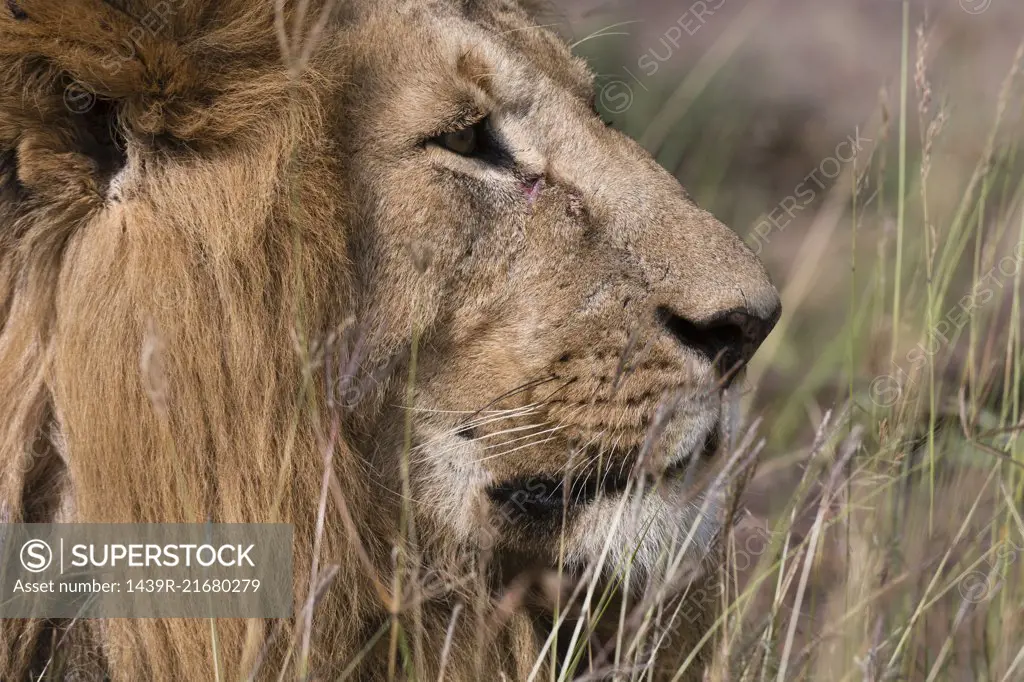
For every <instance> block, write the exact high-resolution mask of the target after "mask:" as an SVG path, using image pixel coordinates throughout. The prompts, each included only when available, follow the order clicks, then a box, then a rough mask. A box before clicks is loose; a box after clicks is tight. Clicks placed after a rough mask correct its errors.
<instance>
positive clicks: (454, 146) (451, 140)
mask: <svg viewBox="0 0 1024 682" xmlns="http://www.w3.org/2000/svg"><path fill="white" fill-rule="evenodd" d="M479 126H480V124H479V123H477V124H475V125H471V126H467V127H465V128H462V129H461V130H455V131H452V132H450V133H444V134H443V135H440V136H439V137H437V143H438V144H439V145H441V146H442V147H444V148H445V149H448V150H450V151H453V152H455V153H456V154H461V155H462V156H473V154H475V153H476V152H477V150H478V149H479V147H480V137H481V135H480V132H481V131H480V130H479V129H478V128H479Z"/></svg>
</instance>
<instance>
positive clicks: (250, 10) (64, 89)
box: [0, 0, 319, 142]
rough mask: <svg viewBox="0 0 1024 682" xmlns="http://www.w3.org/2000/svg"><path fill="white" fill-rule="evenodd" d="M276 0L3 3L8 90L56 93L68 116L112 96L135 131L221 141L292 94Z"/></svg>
mask: <svg viewBox="0 0 1024 682" xmlns="http://www.w3.org/2000/svg"><path fill="white" fill-rule="evenodd" d="M275 4H276V3H274V2H272V1H271V0H265V1H263V0H260V1H253V0H159V1H157V0H117V2H115V1H114V0H60V1H59V2H56V1H55V0H3V3H2V5H0V60H2V61H3V63H2V64H0V66H2V67H3V71H4V73H5V74H7V75H5V76H4V77H3V81H4V82H3V83H2V85H3V91H4V93H5V94H7V93H9V92H10V91H11V90H12V89H20V90H25V89H27V88H28V89H32V90H33V91H34V92H31V93H23V94H31V95H39V94H42V95H43V96H44V98H45V97H46V96H47V95H49V96H50V97H57V96H59V98H60V100H59V101H61V103H62V104H64V105H65V107H66V108H67V109H69V110H70V111H71V113H78V112H79V111H80V110H83V109H86V108H88V107H89V106H90V101H91V99H92V98H95V99H96V100H100V101H108V102H112V103H114V104H115V105H116V110H117V115H118V121H119V122H120V124H121V125H122V126H124V127H125V128H126V129H127V130H130V131H131V132H134V133H138V134H140V135H149V136H160V137H166V138H170V139H175V140H179V141H182V142H192V141H211V142H216V141H218V140H222V139H224V138H225V137H227V136H230V135H232V134H236V133H238V132H240V131H241V130H243V129H245V128H246V127H247V126H250V127H251V126H252V125H253V124H254V123H255V122H256V121H258V120H259V118H260V112H263V111H266V110H267V108H268V106H267V105H268V104H272V103H273V101H274V100H275V99H277V98H285V97H286V96H287V95H286V91H287V88H288V83H287V79H286V78H283V77H281V76H282V75H283V73H284V71H285V69H284V65H283V63H282V60H281V52H280V47H279V44H278V38H277V32H276V28H275ZM287 4H288V5H290V4H291V2H289V3H287ZM312 4H313V5H317V4H319V3H318V2H314V3H312ZM12 71H14V72H15V73H17V74H18V75H17V76H15V75H13V74H12V73H11V72H12ZM17 80H20V83H19V82H16V81H17ZM19 85H20V86H21V87H20V88H19ZM40 91H41V92H40Z"/></svg>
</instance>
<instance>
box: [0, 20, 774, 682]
mask: <svg viewBox="0 0 1024 682" xmlns="http://www.w3.org/2000/svg"><path fill="white" fill-rule="evenodd" d="M545 12H546V9H545V8H543V7H538V6H535V5H533V4H532V3H526V2H519V1H517V0H437V1H430V2H423V1H419V0H417V1H412V0H396V2H391V3H381V2H374V1H372V0H342V1H340V2H329V1H326V0H321V1H318V0H278V2H269V1H268V0H163V1H160V2H158V1H156V0H118V1H117V2H115V1H114V0H61V2H59V3H56V2H53V0H6V1H5V3H4V5H3V7H0V36H2V40H0V66H2V69H0V74H2V75H0V79H2V80H0V112H2V117H0V322H2V326H0V424H2V430H0V453H2V455H0V456H2V460H0V462H2V469H0V476H2V478H0V501H2V514H3V516H4V519H5V521H10V522H15V521H20V522H62V523H88V522H109V523H120V522H133V523H158V522H207V521H214V522H284V523H289V524H292V525H293V527H294V537H295V541H294V566H295V604H296V616H295V618H293V619H290V620H288V621H260V620H248V621H239V620H217V621H214V622H213V623H212V624H211V622H208V621H205V620H190V619H177V620H175V619H153V620H133V621H128V620H123V619H122V620H118V619H111V620H96V621H79V622H64V621H46V622H42V621H4V622H3V627H2V630H0V631H2V633H3V635H2V637H3V641H2V642H0V678H3V679H12V680H13V679H25V677H26V676H27V675H34V676H39V675H43V676H44V677H46V676H47V675H57V676H59V675H60V674H67V675H69V676H71V675H76V676H77V677H76V678H75V679H88V680H91V679H111V680H124V681H129V680H131V681H134V680H194V679H214V678H215V677H216V678H217V679H238V678H240V677H248V678H250V679H263V678H266V677H272V678H274V679H277V676H278V675H279V674H295V675H298V676H299V677H302V678H304V679H312V678H316V679H326V678H328V677H331V678H332V679H333V678H334V677H335V676H337V675H349V674H351V675H355V676H356V677H357V678H358V679H366V680H378V679H394V678H395V677H398V678H402V679H408V678H412V677H416V678H422V679H435V678H443V679H450V680H497V679H510V680H525V679H538V678H540V677H543V678H547V677H548V676H549V675H550V674H551V673H550V672H548V671H549V670H550V666H563V667H564V665H565V664H566V661H567V659H568V658H573V657H575V659H576V661H577V663H578V664H579V667H578V668H576V669H577V670H579V671H581V672H582V671H583V670H584V669H585V668H586V667H587V666H588V665H589V666H591V668H592V669H593V670H595V671H597V672H595V673H594V674H598V673H599V672H600V670H601V669H602V668H601V666H602V665H603V666H604V668H603V670H605V671H606V672H607V671H608V670H611V669H612V666H614V665H620V666H627V665H633V666H654V667H655V668H656V669H658V670H660V671H663V672H659V673H658V675H662V674H663V675H664V676H665V679H670V678H672V677H673V675H675V672H676V670H677V667H678V665H679V664H680V661H684V660H686V658H687V657H688V656H690V655H691V653H693V652H696V658H694V660H693V661H691V665H690V666H689V667H688V668H687V669H686V673H685V674H686V675H687V676H689V677H692V676H693V675H699V670H698V669H699V667H700V665H701V664H702V662H703V661H705V660H706V658H707V651H708V649H710V646H709V645H707V644H706V640H707V637H706V635H707V633H708V631H709V628H710V627H711V625H712V623H713V621H714V618H715V614H714V606H713V605H710V606H709V605H706V604H701V605H700V608H699V609H698V610H697V611H696V612H695V613H696V615H695V616H694V617H692V618H691V617H688V618H686V619H677V620H678V622H677V623H676V624H675V625H674V626H673V627H671V628H665V629H664V631H663V632H661V634H660V635H659V637H655V638H654V639H652V640H651V641H652V642H654V644H652V645H650V646H648V645H634V646H632V648H630V649H629V650H624V651H618V650H616V649H615V648H614V646H613V647H612V648H611V649H609V648H607V646H606V645H607V638H605V639H604V640H602V641H601V642H600V643H599V646H596V648H595V649H593V650H592V651H591V654H592V655H591V654H588V655H586V656H581V655H580V654H579V653H578V652H579V651H581V649H580V646H591V640H592V639H593V638H595V637H598V636H599V635H600V633H601V632H602V630H601V628H598V627H596V626H594V627H592V623H591V622H590V620H588V619H589V618H590V616H588V615H587V613H585V612H586V611H587V610H588V609H589V610H590V611H596V609H597V605H598V599H599V597H600V596H601V594H602V593H601V592H600V591H598V588H597V587H595V586H596V585H597V584H598V583H597V581H599V580H601V581H605V582H604V583H602V584H604V585H606V586H607V585H619V587H618V592H617V594H618V598H617V599H618V601H616V602H615V604H621V605H622V606H621V608H620V607H619V606H615V607H612V608H610V609H609V611H615V614H614V618H613V619H614V620H620V614H622V618H621V620H623V622H624V623H627V622H629V623H631V622H633V621H634V620H636V619H634V618H633V610H632V607H633V606H635V605H636V604H640V603H642V602H643V595H644V594H649V593H651V590H652V586H658V587H657V590H655V591H657V592H659V593H660V594H661V595H662V597H664V599H663V601H662V602H660V603H659V605H658V607H659V609H660V608H661V607H663V606H672V605H675V610H676V611H679V609H680V608H681V607H683V606H685V600H686V599H687V598H686V597H685V596H683V595H685V593H686V590H687V589H689V587H683V584H684V583H685V584H686V585H687V586H689V585H694V584H699V583H700V581H702V580H705V581H710V580H713V579H714V578H713V573H714V571H704V572H700V571H697V572H693V571H691V573H689V574H688V575H689V577H687V578H685V580H684V579H681V578H679V577H678V576H679V575H681V573H680V572H679V571H676V572H675V573H672V574H670V573H669V572H668V568H670V566H669V564H668V563H666V561H665V557H666V556H670V557H675V559H676V561H675V563H674V565H675V566H676V568H679V567H680V566H682V565H683V564H686V565H688V566H690V567H691V568H692V567H693V566H704V565H706V564H708V563H710V564H712V565H713V564H714V561H715V556H716V550H715V547H716V542H715V539H716V537H718V535H719V533H718V529H719V528H720V526H721V523H722V522H721V518H722V514H721V508H722V504H721V500H720V499H719V498H718V497H716V495H715V494H712V492H707V491H706V492H700V491H699V490H697V488H696V487H695V486H696V483H695V481H699V480H701V479H702V473H706V472H708V471H711V470H712V466H713V464H714V463H715V462H720V461H722V459H723V457H725V456H726V454H725V453H726V452H727V450H728V447H727V444H728V443H729V442H730V438H731V437H732V436H730V435H729V433H728V431H729V429H730V428H731V427H730V425H731V424H734V423H735V421H736V420H735V418H734V417H732V416H730V415H732V414H733V411H732V409H731V406H733V405H734V404H735V395H736V394H737V393H738V391H737V390H736V385H737V382H736V381H735V378H736V377H737V376H738V375H739V374H740V373H741V369H742V366H743V365H744V364H745V363H746V362H747V361H748V360H749V359H750V357H751V355H752V354H753V353H754V351H755V350H756V349H757V347H758V345H759V344H760V343H761V342H762V341H763V340H764V338H765V337H766V336H767V334H768V333H769V332H770V331H771V329H772V327H773V325H774V324H775V322H776V321H777V319H778V317H779V314H780V303H779V297H778V294H777V292H776V290H775V289H774V288H773V286H772V284H771V282H770V281H769V278H768V276H767V275H766V272H765V270H764V268H763V267H762V265H761V264H760V262H759V261H758V259H757V258H756V257H755V256H754V255H753V254H752V253H751V252H750V250H749V249H748V248H747V247H746V246H745V245H744V244H743V243H742V241H741V240H740V239H739V238H738V237H737V235H736V234H735V233H734V232H732V231H731V230H730V229H729V228H728V227H726V226H724V225H722V224H721V223H720V222H718V221H717V220H716V219H715V218H714V217H712V216H711V215H710V214H709V213H707V212H705V211H703V210H701V209H700V208H698V207H697V206H696V205H695V204H694V203H693V201H692V200H691V199H690V198H689V196H688V195H687V193H686V192H685V191H684V190H683V188H682V187H681V186H680V185H679V183H678V182H677V181H676V179H675V178H674V177H673V176H672V175H671V174H670V173H668V172H667V171H665V170H664V169H662V168H661V167H660V166H659V165H658V164H657V163H656V161H655V160H654V159H653V158H652V157H651V155H650V154H649V153H648V152H646V151H645V150H644V149H643V148H641V146H640V145H639V144H637V143H636V142H634V141H633V140H632V139H630V138H629V137H628V136H626V135H625V134H623V133H621V132H619V131H618V130H616V129H615V128H614V127H612V126H609V125H607V124H606V123H605V122H604V121H602V119H601V117H600V115H599V113H598V112H597V111H596V108H595V106H594V100H595V98H594V93H595V80H594V75H593V74H592V73H591V72H590V71H589V70H588V68H587V66H586V64H585V63H584V62H583V61H582V60H580V59H578V58H576V57H574V56H573V55H572V54H571V51H570V49H569V47H568V46H567V44H566V42H565V41H564V39H563V38H562V37H560V36H558V35H557V34H556V33H554V32H553V30H552V29H551V28H550V27H547V24H546V23H545V21H546V20H545V19H544V17H545V16H546V15H545ZM707 490H710V489H707ZM683 559H685V560H683ZM616 571H618V573H617V572H616ZM622 571H625V573H626V574H628V575H625V576H624V577H623V574H622ZM616 575H619V576H620V577H621V580H618V581H617V582H616V579H615V577H614V576H616ZM311 576H320V579H318V580H316V581H313V580H311ZM587 580H589V582H587ZM573 581H575V582H573ZM572 585H576V586H577V587H578V586H579V585H583V586H584V589H583V591H582V592H580V591H579V590H578V589H577V588H572V589H576V591H577V594H576V601H575V605H574V606H571V607H570V606H569V603H568V602H567V601H566V602H562V601H560V600H562V599H563V598H565V599H569V598H570V597H571V596H572V595H569V596H566V595H565V593H566V592H567V591H569V590H570V588H571V587H572ZM602 589H603V588H602ZM551 600H555V601H559V603H560V604H562V605H563V607H564V608H563V609H562V611H561V613H560V614H559V612H557V611H556V612H555V615H554V616H553V615H552V611H551V610H550V609H548V610H545V609H547V607H546V606H545V605H546V604H549V602H550V601H551ZM680 600H682V601H680ZM627 604H628V605H629V607H630V608H628V609H627V607H626V605H627ZM671 610H672V609H671V608H668V609H666V611H665V614H664V618H665V619H666V621H669V622H670V621H671V619H670V618H669V615H670V614H669V613H668V612H669V611H671ZM571 611H572V612H573V613H570V612H571ZM627 612H628V613H627ZM660 613H661V611H659V614H660ZM640 615H641V618H640V619H639V620H640V621H641V625H640V627H641V629H642V628H643V627H645V625H644V624H648V625H649V623H648V620H649V619H644V618H643V617H642V616H643V614H642V613H641V614H640ZM660 617H661V616H660V615H659V618H660ZM574 619H575V620H574ZM684 621H685V622H684ZM581 624H583V625H585V627H581ZM211 630H213V631H215V632H216V637H213V636H211ZM561 632H565V633H566V634H565V635H564V636H562V635H561V634H558V636H555V633H561ZM614 639H615V638H614V637H612V638H611V641H612V644H614ZM625 641H626V643H627V644H628V643H629V642H630V641H631V640H630V639H629V638H628V637H627V638H625ZM658 643H660V646H656V644H658ZM574 644H575V645H577V646H576V652H577V653H573V649H572V645H574ZM566 645H570V646H568V647H567V646H566ZM602 646H603V647H605V648H604V649H603V650H602V649H601V647H602ZM602 651H603V652H602ZM598 654H601V655H598ZM602 656H603V658H602ZM581 657H582V659H584V660H583V662H582V663H580V662H579V660H580V658H581ZM602 660H603V661H604V662H603V663H601V664H600V665H598V663H600V661H602ZM559 669H563V668H559ZM565 669H566V670H568V668H565ZM58 671H59V672H58ZM281 671H291V672H288V673H283V672H281ZM665 671H667V672H665ZM33 679H35V678H33ZM47 679H49V678H48V677H47ZM684 679H687V678H684Z"/></svg>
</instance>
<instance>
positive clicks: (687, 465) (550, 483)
mask: <svg viewBox="0 0 1024 682" xmlns="http://www.w3.org/2000/svg"><path fill="white" fill-rule="evenodd" d="M720 438H721V434H720V428H719V425H718V424H715V426H714V427H713V428H711V429H710V430H709V431H708V433H707V435H706V436H705V438H704V441H703V443H701V444H700V445H699V446H698V447H697V448H694V450H693V451H691V452H690V453H684V456H682V457H679V458H676V460H675V461H674V462H673V463H672V464H670V465H669V466H668V467H667V468H666V469H664V470H663V471H662V472H661V474H660V475H655V474H653V473H650V472H638V471H637V467H635V466H626V465H625V464H624V463H625V462H631V461H635V460H636V453H635V452H620V453H606V455H608V460H609V461H615V462H621V463H623V464H621V465H619V466H611V467H606V468H605V469H604V470H601V469H598V468H594V469H592V470H588V471H583V472H580V473H579V474H577V475H576V476H574V477H571V478H570V477H566V476H560V477H559V476H552V475H536V476H521V477H517V478H514V479H511V480H507V481H505V482H502V483H499V484H496V485H493V486H491V487H489V488H488V489H487V495H488V497H490V499H491V501H492V502H493V503H494V504H495V505H496V506H497V507H498V508H499V509H500V510H501V513H502V514H503V515H505V516H506V517H507V518H509V519H510V520H522V521H539V520H546V519H550V518H552V517H554V516H556V515H560V514H563V513H565V514H568V513H572V512H573V511H574V510H576V509H578V508H580V507H584V506H586V505H588V504H590V503H592V502H593V501H594V500H596V499H597V498H598V497H599V496H605V497H610V496H614V495H617V494H621V493H623V492H624V491H626V489H627V488H628V487H629V485H630V483H631V482H632V481H634V480H635V479H637V478H638V477H642V478H643V484H644V485H643V488H644V489H645V490H649V489H651V487H652V486H653V485H655V484H657V483H658V482H659V481H675V480H680V479H683V478H684V477H686V476H687V474H688V472H690V471H692V469H693V465H694V464H695V463H699V461H695V458H699V459H708V458H710V457H713V456H714V455H715V453H717V452H718V450H719V447H720ZM634 485H635V484H634Z"/></svg>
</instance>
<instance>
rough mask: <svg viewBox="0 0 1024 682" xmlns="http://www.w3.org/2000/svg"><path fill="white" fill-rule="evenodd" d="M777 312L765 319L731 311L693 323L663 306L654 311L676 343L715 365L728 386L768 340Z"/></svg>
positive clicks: (748, 313) (776, 319)
mask: <svg viewBox="0 0 1024 682" xmlns="http://www.w3.org/2000/svg"><path fill="white" fill-rule="evenodd" d="M780 312H781V308H779V307H776V308H775V309H774V310H773V311H772V312H770V313H769V314H768V315H764V316H762V315H758V314H755V313H753V312H751V311H748V310H730V311H727V312H724V313H719V314H717V315H715V316H714V317H711V318H709V319H705V320H697V321H695V320H690V319H687V318H685V317H682V316H681V315H677V314H676V313H675V312H674V311H673V310H672V309H670V308H668V307H665V306H662V307H659V308H658V309H657V316H658V320H659V322H660V323H661V325H662V326H663V327H664V328H665V329H666V330H667V331H668V332H669V333H670V334H672V336H673V337H675V339H676V340H677V341H678V342H679V343H681V344H683V345H684V346H686V347H687V348H691V349H693V350H695V351H697V352H698V353H700V354H701V355H703V356H704V357H705V358H706V359H707V360H708V361H709V362H714V363H715V364H716V366H717V367H718V369H719V371H720V372H721V373H722V376H723V377H724V378H725V381H726V383H727V384H728V382H730V381H731V380H732V378H733V377H735V375H736V370H738V369H739V368H740V367H742V366H743V365H745V364H746V363H747V362H748V361H749V360H750V358H751V357H752V356H753V355H754V352H755V351H757V349H758V347H759V346H760V345H761V343H762V342H763V341H764V340H765V338H767V336H768V334H769V332H771V330H772V328H773V327H774V326H775V323H776V322H777V321H778V319H779V314H780Z"/></svg>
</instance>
